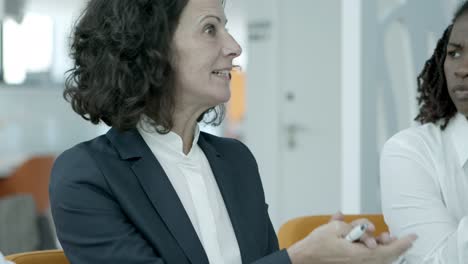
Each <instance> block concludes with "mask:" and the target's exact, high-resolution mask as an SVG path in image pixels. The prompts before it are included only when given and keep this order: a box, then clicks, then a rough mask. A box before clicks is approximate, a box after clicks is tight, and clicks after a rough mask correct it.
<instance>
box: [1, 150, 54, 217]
mask: <svg viewBox="0 0 468 264" xmlns="http://www.w3.org/2000/svg"><path fill="white" fill-rule="evenodd" d="M54 160H55V157H54V156H46V155H44V156H35V157H32V158H31V159H29V160H27V161H25V162H24V163H23V164H22V165H20V166H19V167H18V168H17V169H16V170H15V171H13V173H12V174H11V175H10V176H8V177H7V178H5V179H2V180H1V181H0V198H1V197H5V196H9V195H14V194H31V195H32V196H33V198H34V201H35V202H36V206H37V211H38V212H39V213H44V212H45V211H46V210H47V209H48V208H49V206H50V205H49V179H50V172H51V170H52V166H53V164H54Z"/></svg>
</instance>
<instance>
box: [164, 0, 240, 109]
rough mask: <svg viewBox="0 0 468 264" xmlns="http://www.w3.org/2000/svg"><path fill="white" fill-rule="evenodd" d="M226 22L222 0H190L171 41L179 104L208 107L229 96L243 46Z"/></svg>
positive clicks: (225, 99) (177, 102) (219, 102)
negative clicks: (233, 72)
mask: <svg viewBox="0 0 468 264" xmlns="http://www.w3.org/2000/svg"><path fill="white" fill-rule="evenodd" d="M226 23H227V20H226V16H225V14H224V9H223V6H222V5H221V1H220V0H189V1H188V3H187V6H186V7H185V9H184V11H183V12H182V14H181V17H180V20H179V25H178V27H177V29H176V31H175V33H174V38H173V43H172V47H173V51H172V52H173V54H174V60H173V63H174V68H175V76H176V80H175V85H176V94H177V97H176V104H177V106H178V107H186V108H187V107H197V108H199V107H202V108H206V109H208V108H211V107H213V106H216V105H219V104H221V103H224V102H227V101H228V100H229V98H230V91H229V84H230V80H231V74H230V71H231V69H232V61H233V59H234V58H236V57H238V56H239V55H240V54H241V52H242V50H241V47H240V46H239V44H238V43H237V42H236V41H235V40H234V38H233V37H232V36H231V35H230V34H229V32H228V31H227V29H226ZM206 109H205V110H206Z"/></svg>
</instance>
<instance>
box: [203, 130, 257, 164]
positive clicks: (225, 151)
mask: <svg viewBox="0 0 468 264" xmlns="http://www.w3.org/2000/svg"><path fill="white" fill-rule="evenodd" d="M203 141H206V142H207V143H208V144H210V145H211V146H212V147H213V148H214V149H215V150H216V151H217V152H219V154H221V155H223V156H231V155H233V154H234V155H236V156H237V155H239V154H240V155H242V156H243V157H249V158H252V159H255V158H254V156H253V154H252V152H251V151H250V149H249V148H248V147H247V146H246V145H245V144H244V143H242V142H241V141H239V140H237V139H234V138H225V137H218V136H215V135H211V134H208V133H205V132H201V133H200V140H199V143H202V144H203Z"/></svg>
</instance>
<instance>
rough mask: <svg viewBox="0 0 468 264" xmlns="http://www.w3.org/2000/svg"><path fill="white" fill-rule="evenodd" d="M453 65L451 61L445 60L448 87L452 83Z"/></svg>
mask: <svg viewBox="0 0 468 264" xmlns="http://www.w3.org/2000/svg"><path fill="white" fill-rule="evenodd" d="M452 69H453V65H451V64H450V63H449V62H447V61H446V62H444V76H445V81H446V82H447V87H450V84H451V83H452V78H453V77H452V76H453V71H452Z"/></svg>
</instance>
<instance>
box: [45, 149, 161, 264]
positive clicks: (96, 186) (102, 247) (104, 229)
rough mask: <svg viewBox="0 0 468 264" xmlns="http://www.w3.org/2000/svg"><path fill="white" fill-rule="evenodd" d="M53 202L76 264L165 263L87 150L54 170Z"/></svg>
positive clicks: (76, 152)
mask: <svg viewBox="0 0 468 264" xmlns="http://www.w3.org/2000/svg"><path fill="white" fill-rule="evenodd" d="M49 192H50V202H51V210H52V215H53V219H54V222H55V226H56V231H57V236H58V239H59V241H60V243H61V245H62V247H63V249H64V251H65V254H66V256H67V258H68V259H69V260H70V262H71V263H72V264H89V263H101V264H107V263H108V264H111V263H112V264H120V263H122V264H123V263H133V264H140V263H141V264H143V263H145V264H163V263H164V261H163V260H162V259H161V258H159V257H158V255H157V254H156V252H154V250H153V249H152V247H151V246H150V245H149V244H148V243H147V242H146V241H145V239H144V238H143V237H142V235H141V234H140V233H139V232H138V231H137V230H136V229H135V227H134V226H133V225H132V224H131V223H130V221H129V220H128V219H127V217H126V216H125V215H124V213H123V212H122V210H121V209H120V207H119V204H118V202H117V201H116V200H115V199H114V198H113V195H112V193H111V190H110V189H109V187H108V186H107V184H106V181H105V179H104V177H103V175H102V173H101V172H100V170H99V168H98V166H97V164H96V162H95V160H93V158H92V157H91V155H90V154H89V153H88V151H87V149H86V148H85V147H81V148H80V147H75V148H73V149H71V150H69V151H67V152H65V153H64V154H62V155H61V156H60V157H59V158H58V159H57V161H56V162H55V164H54V168H53V169H52V175H51V182H50V186H49Z"/></svg>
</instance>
